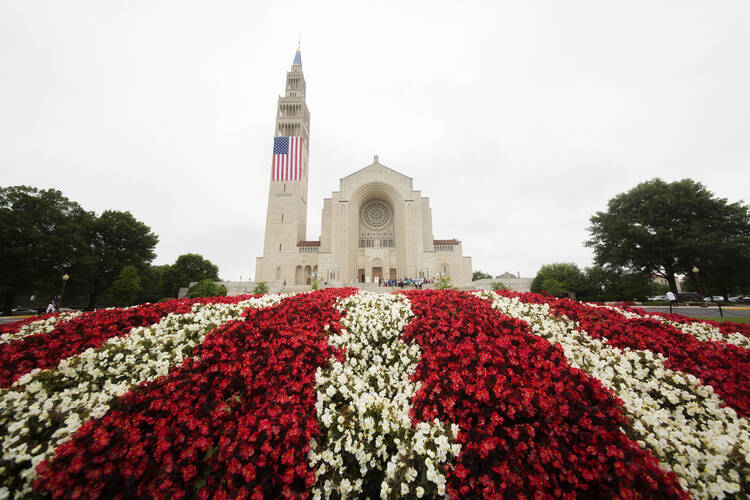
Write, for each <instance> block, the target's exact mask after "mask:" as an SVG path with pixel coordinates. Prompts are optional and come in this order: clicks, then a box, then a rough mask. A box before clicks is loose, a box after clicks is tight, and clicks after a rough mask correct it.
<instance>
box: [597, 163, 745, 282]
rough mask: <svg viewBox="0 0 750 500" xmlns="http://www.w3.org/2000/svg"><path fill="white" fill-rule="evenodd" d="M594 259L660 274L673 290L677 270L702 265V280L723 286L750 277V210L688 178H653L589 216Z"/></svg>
mask: <svg viewBox="0 0 750 500" xmlns="http://www.w3.org/2000/svg"><path fill="white" fill-rule="evenodd" d="M589 231H590V232H591V239H589V240H588V241H587V242H586V245H587V246H589V247H592V248H593V249H594V255H595V262H596V264H598V265H602V266H604V265H609V266H612V267H615V268H620V269H623V270H626V271H628V272H631V273H644V274H655V275H659V276H661V277H663V278H664V279H665V280H666V281H667V283H668V284H669V287H670V289H671V290H672V291H674V292H676V291H677V286H676V278H675V276H676V275H678V274H685V275H689V274H691V269H692V268H693V266H698V268H699V269H700V273H701V274H700V276H701V282H702V283H705V284H706V285H708V286H711V287H715V288H716V289H719V290H722V293H724V294H726V293H727V291H728V290H729V289H731V288H741V287H744V286H747V285H748V283H750V270H748V269H749V268H750V212H749V211H748V207H747V206H745V205H743V204H742V203H739V202H738V203H728V202H727V200H726V199H725V198H716V197H715V196H714V195H713V194H712V193H711V192H709V191H708V190H707V189H706V188H705V187H704V186H703V185H702V184H701V183H699V182H695V181H693V180H691V179H683V180H681V181H679V182H671V183H667V182H664V181H663V180H661V179H658V178H657V179H653V180H651V181H648V182H644V183H642V184H639V185H637V186H636V187H634V188H633V189H631V190H630V191H628V192H627V193H622V194H619V195H617V196H615V197H614V198H613V199H611V200H609V203H608V205H607V210H606V211H605V212H597V213H596V214H595V215H594V216H593V217H591V226H590V227H589Z"/></svg>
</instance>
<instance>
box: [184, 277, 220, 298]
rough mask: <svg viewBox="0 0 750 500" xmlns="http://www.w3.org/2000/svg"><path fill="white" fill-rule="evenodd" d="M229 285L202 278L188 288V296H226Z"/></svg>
mask: <svg viewBox="0 0 750 500" xmlns="http://www.w3.org/2000/svg"><path fill="white" fill-rule="evenodd" d="M226 295H227V287H225V286H224V285H220V284H218V283H216V282H214V281H213V280H211V279H205V280H201V281H199V282H198V283H196V284H195V285H193V286H191V287H190V289H189V290H188V294H187V296H188V297H189V298H191V299H195V298H197V297H219V296H221V297H225V296H226Z"/></svg>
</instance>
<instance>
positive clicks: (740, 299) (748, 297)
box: [729, 295, 750, 302]
mask: <svg viewBox="0 0 750 500" xmlns="http://www.w3.org/2000/svg"><path fill="white" fill-rule="evenodd" d="M729 302H750V295H737V296H736V297H729Z"/></svg>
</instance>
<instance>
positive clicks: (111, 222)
mask: <svg viewBox="0 0 750 500" xmlns="http://www.w3.org/2000/svg"><path fill="white" fill-rule="evenodd" d="M89 241H90V242H91V248H92V250H93V254H94V256H95V262H94V265H93V269H94V273H93V276H92V280H91V288H90V295H89V307H96V305H97V300H98V297H99V295H100V294H101V292H102V291H103V290H106V289H108V288H109V287H110V286H111V285H112V282H113V281H114V279H115V278H116V277H117V276H118V274H119V273H120V271H122V269H123V268H124V267H126V266H136V267H137V268H139V269H140V272H141V274H145V273H146V267H147V266H148V264H149V263H150V262H151V261H152V260H154V257H155V256H156V254H155V253H154V248H155V247H156V244H157V243H158V241H159V237H158V236H156V235H155V234H154V233H152V232H151V228H149V227H148V226H147V225H146V224H144V223H142V222H140V221H138V220H136V218H135V217H133V215H132V214H131V213H130V212H119V211H116V210H105V211H104V212H103V213H102V214H101V215H100V216H99V217H97V218H96V220H95V221H94V223H93V224H92V226H91V229H90V232H89ZM149 284H150V283H149Z"/></svg>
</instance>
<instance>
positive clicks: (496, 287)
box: [490, 281, 508, 292]
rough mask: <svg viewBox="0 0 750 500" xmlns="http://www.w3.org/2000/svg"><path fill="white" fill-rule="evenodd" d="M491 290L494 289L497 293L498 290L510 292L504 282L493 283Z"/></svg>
mask: <svg viewBox="0 0 750 500" xmlns="http://www.w3.org/2000/svg"><path fill="white" fill-rule="evenodd" d="M490 288H492V289H493V290H495V291H496V292H497V291H498V290H508V287H507V286H505V283H503V282H502V281H491V282H490Z"/></svg>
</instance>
